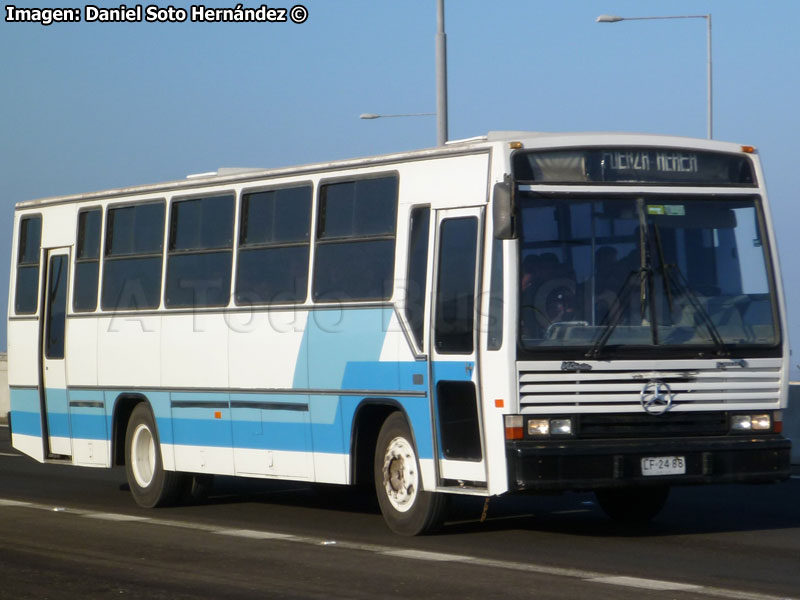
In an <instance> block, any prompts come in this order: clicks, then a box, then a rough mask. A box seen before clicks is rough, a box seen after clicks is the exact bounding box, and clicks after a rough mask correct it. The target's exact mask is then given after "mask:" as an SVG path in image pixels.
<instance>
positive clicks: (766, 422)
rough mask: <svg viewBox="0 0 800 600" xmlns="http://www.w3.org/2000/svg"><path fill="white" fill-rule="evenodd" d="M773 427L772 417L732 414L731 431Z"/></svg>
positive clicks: (760, 429) (762, 429)
mask: <svg viewBox="0 0 800 600" xmlns="http://www.w3.org/2000/svg"><path fill="white" fill-rule="evenodd" d="M771 429H772V417H771V416H770V415H768V414H761V415H731V431H734V432H736V431H739V432H747V431H769V430H771Z"/></svg>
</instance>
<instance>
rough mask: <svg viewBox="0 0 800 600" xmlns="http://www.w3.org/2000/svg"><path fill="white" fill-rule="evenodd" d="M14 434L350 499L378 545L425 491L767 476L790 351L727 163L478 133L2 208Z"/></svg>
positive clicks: (623, 500) (646, 509) (440, 510)
mask: <svg viewBox="0 0 800 600" xmlns="http://www.w3.org/2000/svg"><path fill="white" fill-rule="evenodd" d="M12 256H13V259H12V265H11V281H10V294H9V317H8V319H9V320H8V350H9V382H10V394H11V413H10V423H11V439H12V443H13V445H14V447H15V448H17V449H18V450H20V451H22V452H24V453H25V454H27V455H29V456H31V457H33V458H34V459H36V460H38V461H40V462H48V463H63V464H72V465H82V466H97V467H111V466H114V465H123V464H124V465H125V467H126V472H127V478H128V482H129V484H130V488H131V492H132V494H133V497H134V498H135V500H136V502H137V503H138V504H140V505H141V506H145V507H154V506H159V505H166V504H170V503H175V502H176V501H178V500H179V499H180V498H185V497H186V494H187V491H188V490H190V489H191V488H192V486H193V485H195V484H196V483H197V482H198V481H201V480H204V479H207V478H208V477H210V476H213V475H228V476H242V477H260V478H274V479H289V480H299V481H306V482H322V483H333V484H343V485H347V484H363V483H365V482H366V483H369V482H373V483H374V486H375V489H376V492H377V495H378V499H379V503H380V506H381V510H382V512H383V514H384V516H385V519H386V521H387V522H388V524H389V526H390V527H391V528H392V529H393V530H394V531H397V532H399V533H403V534H418V533H422V532H426V531H430V530H433V529H434V528H436V527H437V526H438V525H439V524H441V522H442V520H443V519H444V516H445V507H446V500H447V498H448V497H449V495H450V494H471V495H477V496H486V497H489V496H496V495H500V494H507V493H517V492H541V491H546V492H559V491H568V490H576V491H577V490H584V491H585V490H592V491H595V492H596V495H597V498H598V501H599V504H600V505H601V507H602V508H603V509H604V510H605V511H606V512H607V513H608V514H609V515H610V516H612V517H613V518H616V519H620V520H627V521H637V520H639V521H641V520H646V519H649V518H651V517H653V516H655V515H656V514H657V513H658V511H659V510H660V509H661V508H662V506H663V504H664V502H665V501H666V498H667V494H668V491H669V489H670V486H674V485H685V484H699V483H721V482H765V481H777V480H781V479H785V478H787V477H788V475H789V469H790V466H789V449H790V448H789V446H790V445H789V442H788V440H786V439H784V438H783V437H782V435H781V427H782V421H781V410H782V409H784V408H785V407H786V400H787V385H788V375H789V369H788V366H789V365H788V360H789V349H788V335H787V328H786V317H785V310H784V300H783V291H782V287H781V279H780V275H779V268H778V255H777V246H776V243H775V239H774V235H773V227H772V222H771V217H770V210H769V204H768V202H767V196H766V193H765V188H764V179H763V174H762V170H761V166H760V164H759V160H758V154H757V152H755V150H754V149H753V148H752V147H747V146H740V145H735V144H730V143H721V142H716V141H708V140H695V139H687V138H676V137H666V136H650V135H632V134H538V133H526V132H502V133H490V134H489V135H488V136H484V137H481V138H474V139H471V140H465V141H462V142H454V143H449V144H447V145H446V146H444V147H441V148H435V149H429V150H422V151H416V152H407V153H401V154H393V155H386V156H377V157H371V158H365V159H360V160H347V161H340V162H330V163H324V164H312V165H306V166H301V167H297V168H285V169H276V170H222V171H220V172H217V173H212V174H203V175H199V176H190V177H188V178H187V179H186V180H183V181H177V182H171V183H165V184H158V185H147V186H141V187H133V188H126V189H117V190H110V191H106V192H99V193H91V194H82V195H76V196H66V197H58V198H48V199H43V200H36V201H31V202H23V203H20V204H18V205H17V207H16V211H15V215H14V238H13V248H12Z"/></svg>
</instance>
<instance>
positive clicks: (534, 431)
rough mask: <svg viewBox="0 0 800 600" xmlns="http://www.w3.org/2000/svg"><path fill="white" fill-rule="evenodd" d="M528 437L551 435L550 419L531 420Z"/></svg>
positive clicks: (529, 421)
mask: <svg viewBox="0 0 800 600" xmlns="http://www.w3.org/2000/svg"><path fill="white" fill-rule="evenodd" d="M528 435H540V436H543V435H550V421H549V420H548V419H529V420H528Z"/></svg>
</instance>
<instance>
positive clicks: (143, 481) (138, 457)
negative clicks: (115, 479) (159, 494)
mask: <svg viewBox="0 0 800 600" xmlns="http://www.w3.org/2000/svg"><path fill="white" fill-rule="evenodd" d="M131 469H132V470H133V476H134V478H135V479H136V483H137V484H139V486H140V487H143V488H146V487H147V486H149V485H150V484H151V483H152V481H153V475H154V473H155V471H156V443H155V440H154V439H153V434H152V432H151V431H150V428H149V427H147V425H144V424H141V425H139V426H138V427H136V430H135V431H134V432H133V438H132V439H131Z"/></svg>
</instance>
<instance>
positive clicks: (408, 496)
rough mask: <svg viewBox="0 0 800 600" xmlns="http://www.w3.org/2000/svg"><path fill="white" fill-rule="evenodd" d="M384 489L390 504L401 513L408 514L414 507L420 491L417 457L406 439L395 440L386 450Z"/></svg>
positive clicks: (398, 438)
mask: <svg viewBox="0 0 800 600" xmlns="http://www.w3.org/2000/svg"><path fill="white" fill-rule="evenodd" d="M383 487H384V489H385V490H386V497H387V498H388V499H389V502H390V503H391V504H392V506H393V507H394V508H395V509H396V510H398V511H399V512H406V511H407V510H409V509H410V508H411V507H412V506H413V505H414V501H415V500H416V497H417V490H418V489H419V473H417V457H416V455H415V454H414V448H413V447H412V446H411V444H409V443H408V441H407V440H405V439H404V438H401V437H397V438H394V439H393V440H392V441H391V443H390V444H389V447H388V448H387V449H386V455H385V456H384V459H383Z"/></svg>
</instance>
